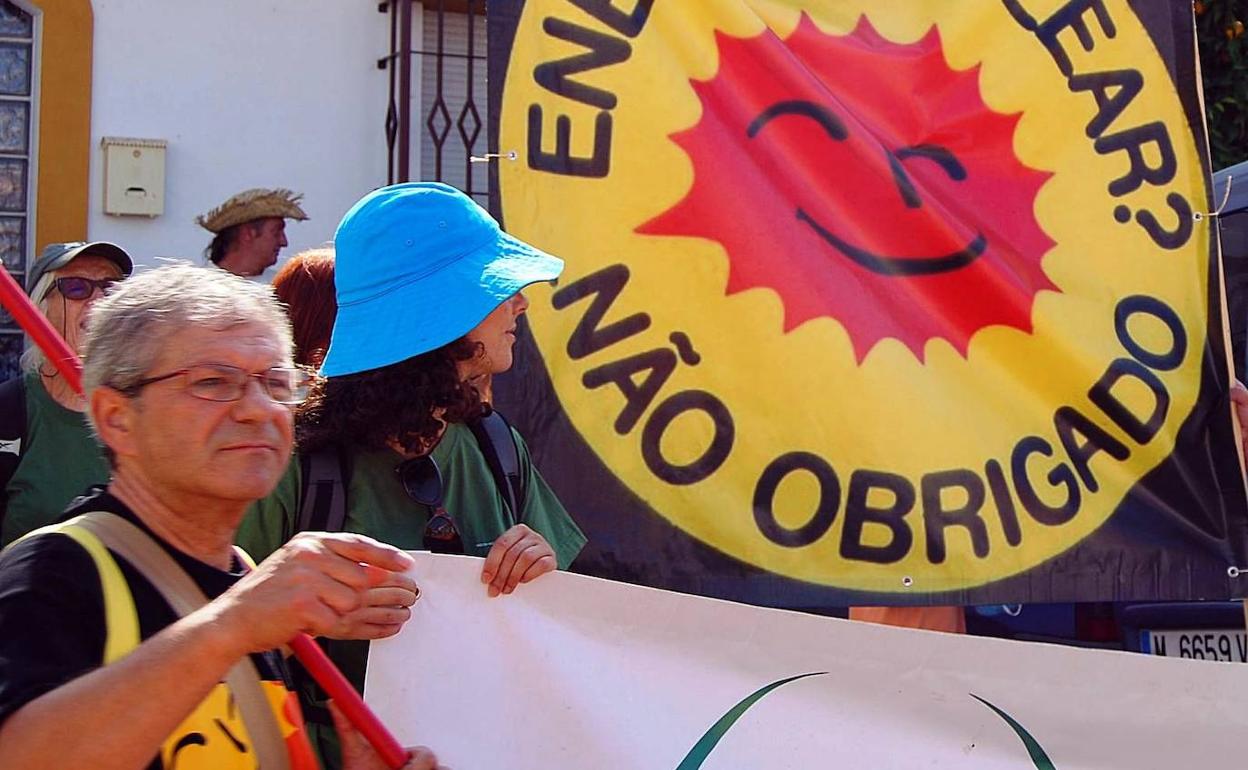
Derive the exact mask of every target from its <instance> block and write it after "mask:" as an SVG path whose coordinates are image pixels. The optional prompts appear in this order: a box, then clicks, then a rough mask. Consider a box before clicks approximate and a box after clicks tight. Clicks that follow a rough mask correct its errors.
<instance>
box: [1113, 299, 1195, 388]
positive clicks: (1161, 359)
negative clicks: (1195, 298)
mask: <svg viewBox="0 0 1248 770" xmlns="http://www.w3.org/2000/svg"><path fill="white" fill-rule="evenodd" d="M1136 313H1144V314H1146V315H1151V316H1152V317H1154V318H1156V319H1157V320H1159V321H1161V322H1162V323H1164V324H1165V325H1166V328H1168V329H1169V330H1170V334H1171V336H1172V337H1173V338H1174V344H1173V345H1171V346H1170V349H1169V350H1167V351H1166V352H1164V353H1153V352H1152V351H1149V350H1145V349H1144V346H1143V345H1141V344H1140V343H1138V342H1136V341H1135V339H1134V338H1132V336H1131V330H1130V329H1129V328H1128V327H1127V322H1128V321H1130V320H1131V316H1133V315H1135V314H1136ZM1114 331H1115V332H1117V333H1118V341H1119V342H1121V343H1122V346H1123V347H1124V348H1126V349H1127V352H1128V353H1130V354H1131V357H1132V358H1134V359H1135V360H1136V361H1139V362H1140V363H1142V364H1144V365H1145V366H1147V367H1148V368H1150V369H1156V370H1158V371H1162V372H1168V371H1171V370H1173V369H1177V368H1179V364H1181V363H1183V357H1184V356H1185V355H1187V332H1185V331H1183V322H1182V321H1181V320H1179V316H1178V314H1177V313H1175V312H1174V310H1173V309H1171V307H1170V306H1169V305H1167V304H1166V303H1164V302H1162V301H1161V300H1159V299H1157V298H1156V297H1149V296H1145V295H1143V294H1135V295H1132V296H1130V297H1127V298H1126V299H1124V300H1122V301H1121V302H1119V303H1118V307H1116V308H1114Z"/></svg>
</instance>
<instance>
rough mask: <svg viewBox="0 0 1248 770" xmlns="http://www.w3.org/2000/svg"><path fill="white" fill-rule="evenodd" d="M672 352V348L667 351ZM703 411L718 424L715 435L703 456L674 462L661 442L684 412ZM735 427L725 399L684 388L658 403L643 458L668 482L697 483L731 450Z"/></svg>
mask: <svg viewBox="0 0 1248 770" xmlns="http://www.w3.org/2000/svg"><path fill="white" fill-rule="evenodd" d="M667 352H668V353H671V351H667ZM694 409H697V410H700V411H702V412H704V413H705V414H706V415H707V416H708V417H710V418H711V422H712V423H714V425H715V437H714V438H712V439H711V445H710V446H709V447H707V448H706V451H705V452H703V453H702V456H701V457H699V458H698V459H696V460H694V461H693V462H691V463H689V464H688V465H673V464H671V463H670V462H668V461H667V458H665V457H663V449H662V447H661V446H660V443H659V442H660V441H661V440H662V438H663V434H664V433H665V432H666V431H667V427H668V426H669V425H671V424H672V420H674V419H676V418H677V417H679V416H680V415H682V414H684V413H685V412H689V411H692V410H694ZM735 435H736V427H735V426H734V425H733V422H732V415H731V414H730V413H729V412H728V407H726V406H724V402H722V401H720V400H719V399H718V398H716V397H715V396H712V395H711V394H710V393H707V392H706V391H704V390H683V391H681V392H680V393H677V394H676V395H674V396H672V397H670V398H668V399H667V400H666V401H664V402H663V403H661V404H659V406H658V408H657V409H655V410H654V414H652V415H650V419H649V420H647V421H646V427H645V428H643V429H642V431H641V457H642V459H643V460H645V461H646V467H647V468H649V469H650V472H651V473H653V474H654V475H655V476H658V477H659V478H660V479H662V480H663V481H666V482H667V483H668V484H678V485H684V484H696V483H697V482H699V481H701V480H702V479H705V478H706V477H707V476H710V475H711V474H712V473H714V472H715V471H717V470H719V466H721V465H723V464H724V460H727V459H728V454H729V453H730V452H731V451H732V441H733V438H734V436H735Z"/></svg>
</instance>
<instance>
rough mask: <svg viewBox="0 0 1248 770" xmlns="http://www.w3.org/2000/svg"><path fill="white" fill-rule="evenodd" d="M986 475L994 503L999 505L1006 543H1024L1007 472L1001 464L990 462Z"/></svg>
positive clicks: (1014, 544)
mask: <svg viewBox="0 0 1248 770" xmlns="http://www.w3.org/2000/svg"><path fill="white" fill-rule="evenodd" d="M984 475H985V476H987V477H988V489H990V490H992V499H993V502H995V503H996V504H997V515H998V516H999V517H1000V519H1001V532H1002V533H1004V534H1005V542H1007V543H1009V544H1010V545H1013V546H1016V545H1018V544H1019V543H1021V542H1023V531H1022V529H1020V528H1019V526H1018V512H1017V511H1015V510H1014V500H1013V498H1011V497H1010V487H1009V485H1008V484H1006V483H1005V472H1004V471H1002V470H1001V463H999V462H997V461H996V460H989V461H988V462H987V463H985V464H984Z"/></svg>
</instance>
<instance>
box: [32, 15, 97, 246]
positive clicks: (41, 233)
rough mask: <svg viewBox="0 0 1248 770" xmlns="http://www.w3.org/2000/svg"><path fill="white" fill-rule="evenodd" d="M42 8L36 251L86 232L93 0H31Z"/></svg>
mask: <svg viewBox="0 0 1248 770" xmlns="http://www.w3.org/2000/svg"><path fill="white" fill-rule="evenodd" d="M31 2H32V4H33V5H35V6H36V7H38V8H39V10H40V11H42V12H43V37H42V45H43V48H42V55H41V57H40V67H41V71H40V74H39V78H40V83H39V85H40V88H39V159H38V165H37V169H38V175H39V178H38V183H37V185H36V196H37V200H36V201H35V234H34V241H33V246H34V249H35V253H38V250H39V249H40V248H41V247H43V246H44V245H45V244H48V243H53V242H56V241H81V240H86V237H87V194H88V191H89V186H90V182H89V175H90V168H91V44H92V40H93V35H94V25H95V20H94V16H93V14H92V10H91V1H90V0H31Z"/></svg>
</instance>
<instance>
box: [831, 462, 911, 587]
mask: <svg viewBox="0 0 1248 770" xmlns="http://www.w3.org/2000/svg"><path fill="white" fill-rule="evenodd" d="M872 489H883V490H887V491H889V492H892V493H893V504H892V505H890V506H888V507H886V508H872V507H871V506H869V505H868V504H867V497H868V495H870V493H871V490H872ZM913 507H914V485H912V484H911V483H910V482H909V481H907V480H906V479H905V477H904V476H898V475H897V474H895V473H884V472H883V471H854V473H853V475H852V476H850V477H849V496H848V498H847V499H846V500H845V531H844V532H843V533H842V535H841V556H842V557H844V558H846V559H854V560H855V561H869V562H875V563H876V564H892V563H893V562H896V561H901V560H902V559H903V558H905V555H906V554H907V553H909V551H910V546H911V545H912V544H913V543H914V534H913V533H911V532H910V527H909V526H907V525H906V522H905V518H906V514H908V513H910V509H911V508H913ZM867 523H872V524H883V525H884V526H886V527H888V528H889V529H890V530H891V531H892V533H893V537H892V540H890V541H889V543H888V545H882V546H881V545H866V544H865V543H863V542H862V529H863V525H864V524H867Z"/></svg>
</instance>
